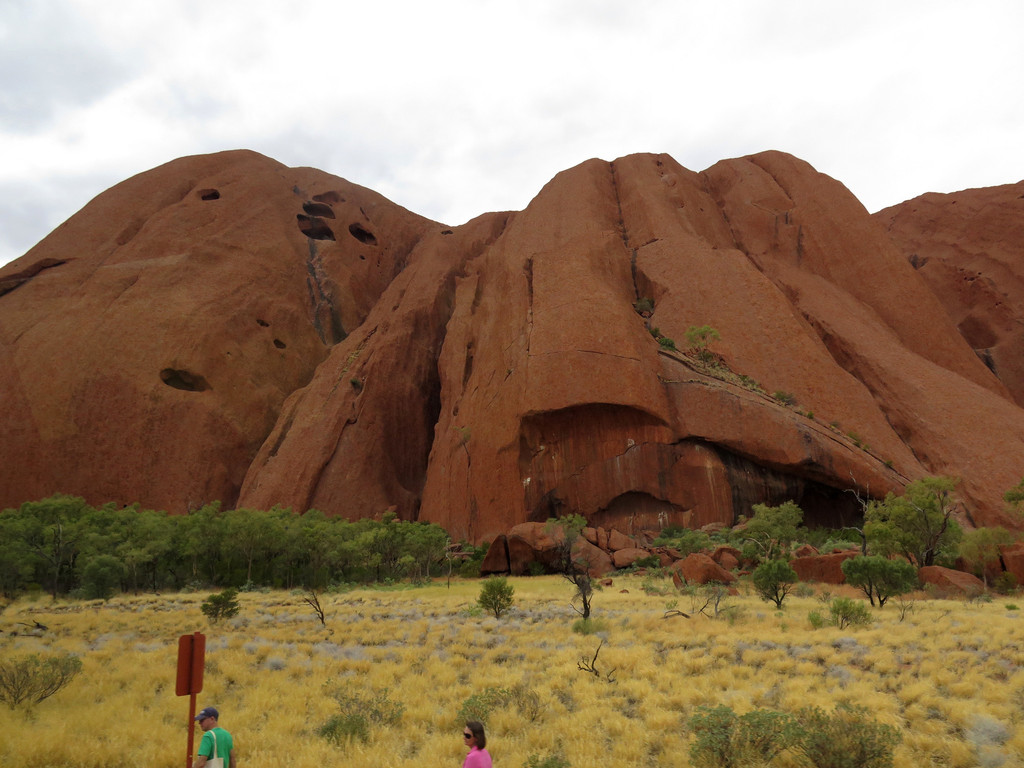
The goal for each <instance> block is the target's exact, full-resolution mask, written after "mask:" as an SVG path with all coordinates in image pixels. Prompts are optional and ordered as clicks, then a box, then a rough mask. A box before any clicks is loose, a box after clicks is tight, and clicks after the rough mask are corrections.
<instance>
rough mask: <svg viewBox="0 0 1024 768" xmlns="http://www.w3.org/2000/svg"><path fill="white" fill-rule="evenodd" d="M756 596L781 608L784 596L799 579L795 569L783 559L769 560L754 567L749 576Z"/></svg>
mask: <svg viewBox="0 0 1024 768" xmlns="http://www.w3.org/2000/svg"><path fill="white" fill-rule="evenodd" d="M750 578H751V581H753V583H754V589H755V590H756V591H757V594H758V596H759V597H760V598H761V599H762V600H765V601H768V602H772V603H775V607H776V608H782V603H783V601H784V600H785V599H786V596H787V595H788V594H789V593H790V591H791V590H792V589H793V587H794V586H795V585H796V583H797V581H799V577H798V576H797V575H796V571H794V570H793V566H791V565H790V564H789V563H788V562H786V561H785V560H769V561H768V562H767V563H762V564H761V565H759V566H757V568H755V569H754V572H753V573H752V574H751V576H750Z"/></svg>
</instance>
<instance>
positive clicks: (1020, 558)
mask: <svg viewBox="0 0 1024 768" xmlns="http://www.w3.org/2000/svg"><path fill="white" fill-rule="evenodd" d="M999 554H1000V555H1001V556H1002V559H1003V566H1004V567H1005V568H1006V572H1007V573H1012V574H1013V575H1014V576H1015V577H1017V583H1018V584H1024V544H1022V543H1017V544H1011V545H1010V546H1008V547H1003V548H1002V549H1001V550H1000V553H999Z"/></svg>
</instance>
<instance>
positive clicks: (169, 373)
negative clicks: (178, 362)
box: [160, 368, 210, 392]
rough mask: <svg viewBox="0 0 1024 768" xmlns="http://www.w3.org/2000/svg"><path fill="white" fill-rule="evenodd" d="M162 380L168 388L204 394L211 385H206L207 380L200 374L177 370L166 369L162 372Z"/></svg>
mask: <svg viewBox="0 0 1024 768" xmlns="http://www.w3.org/2000/svg"><path fill="white" fill-rule="evenodd" d="M160 380H161V381H163V383H164V384H166V385H167V386H168V387H174V388H175V389H180V390H183V391H185V392H204V391H205V390H207V389H209V388H210V385H209V384H207V383H206V379H204V378H203V377H202V376H200V375H199V374H197V373H192V372H191V371H183V370H179V369H177V368H164V369H163V370H162V371H160Z"/></svg>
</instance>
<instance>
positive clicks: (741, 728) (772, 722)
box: [689, 705, 800, 768]
mask: <svg viewBox="0 0 1024 768" xmlns="http://www.w3.org/2000/svg"><path fill="white" fill-rule="evenodd" d="M689 727H690V730H691V731H692V732H693V735H694V737H695V740H694V742H693V744H692V745H691V746H690V760H691V762H692V763H693V765H695V766H699V767H700V768H740V766H748V765H750V766H754V765H768V764H769V763H771V762H772V760H774V759H775V758H776V757H777V756H778V755H779V754H781V753H782V752H783V751H785V750H787V749H789V748H791V747H792V746H794V745H795V744H796V742H797V739H798V738H799V735H800V731H799V728H798V726H797V723H796V721H795V720H794V719H793V718H792V717H791V716H789V715H787V714H785V713H783V712H775V711H773V710H768V709H755V710H752V711H750V712H747V713H746V714H745V715H741V716H737V715H736V713H735V712H733V711H732V709H731V708H729V707H727V706H724V705H722V706H718V707H715V708H714V709H710V708H708V707H698V708H697V713H696V714H695V715H693V717H691V718H690V720H689Z"/></svg>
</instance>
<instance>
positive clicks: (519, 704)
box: [458, 683, 544, 723]
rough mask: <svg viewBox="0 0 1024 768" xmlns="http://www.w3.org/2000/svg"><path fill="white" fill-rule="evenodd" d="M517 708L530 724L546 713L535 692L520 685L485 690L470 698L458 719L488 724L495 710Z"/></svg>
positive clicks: (464, 702)
mask: <svg viewBox="0 0 1024 768" xmlns="http://www.w3.org/2000/svg"><path fill="white" fill-rule="evenodd" d="M506 707H515V709H516V710H517V711H518V712H519V714H520V715H522V716H523V717H524V718H526V719H527V720H529V721H530V722H534V721H535V720H537V719H539V718H540V716H541V714H542V713H543V711H544V703H543V700H542V699H541V697H540V694H538V693H537V692H536V691H535V690H533V689H532V688H530V687H529V686H528V685H526V684H525V683H518V684H516V685H513V686H512V687H511V688H495V687H493V686H492V687H490V688H485V689H484V690H482V691H478V692H477V693H474V694H473V695H472V696H470V697H469V698H468V699H466V700H465V701H463V702H462V706H461V707H459V713H458V719H459V720H460V721H463V722H466V721H469V720H479V721H480V722H482V723H483V722H486V721H487V719H488V717H490V714H491V712H493V711H494V710H495V709H501V708H506Z"/></svg>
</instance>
